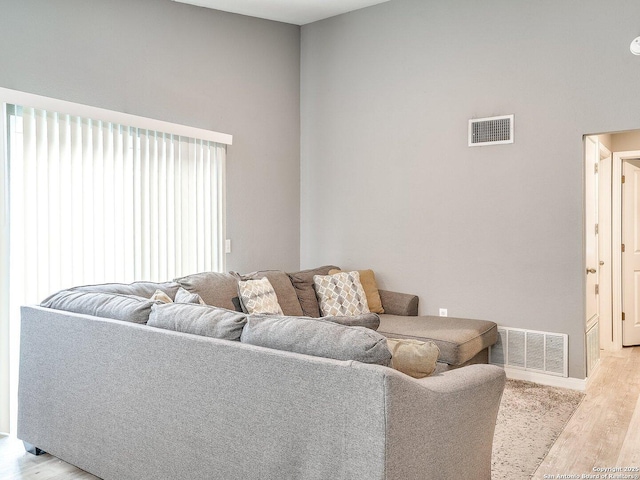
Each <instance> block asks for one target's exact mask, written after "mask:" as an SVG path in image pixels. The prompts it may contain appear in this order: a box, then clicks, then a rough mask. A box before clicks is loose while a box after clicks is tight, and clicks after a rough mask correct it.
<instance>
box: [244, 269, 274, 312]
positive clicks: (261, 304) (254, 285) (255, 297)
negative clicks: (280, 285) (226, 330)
mask: <svg viewBox="0 0 640 480" xmlns="http://www.w3.org/2000/svg"><path fill="white" fill-rule="evenodd" d="M238 295H239V297H240V303H241V304H242V307H243V309H244V310H245V311H246V312H247V313H249V314H254V313H263V314H265V315H283V313H282V308H280V304H279V303H278V297H277V296H276V291H275V290H274V289H273V286H272V285H271V282H270V281H269V279H268V278H267V277H264V278H261V279H259V280H241V281H239V282H238Z"/></svg>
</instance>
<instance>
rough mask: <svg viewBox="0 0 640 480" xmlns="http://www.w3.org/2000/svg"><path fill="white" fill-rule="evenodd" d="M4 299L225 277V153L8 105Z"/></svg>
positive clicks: (216, 146)
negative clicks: (197, 275)
mask: <svg viewBox="0 0 640 480" xmlns="http://www.w3.org/2000/svg"><path fill="white" fill-rule="evenodd" d="M7 127H8V142H7V143H8V152H9V178H10V191H11V193H10V199H11V201H10V204H11V205H10V232H11V233H10V235H11V240H10V251H11V268H10V270H11V274H10V285H11V292H12V294H11V298H13V299H20V301H21V302H22V303H27V304H29V303H38V302H39V301H41V300H42V299H43V298H44V297H46V296H47V295H49V294H51V293H53V292H55V291H57V290H60V289H62V288H67V287H70V286H73V285H80V284H87V283H103V282H131V281H134V280H152V281H164V280H168V279H172V278H175V277H178V276H181V275H185V274H188V273H193V272H197V271H223V270H224V200H225V191H224V178H225V172H224V169H225V155H226V146H225V145H223V144H220V143H216V142H212V141H207V140H199V139H195V138H187V137H184V136H179V135H173V134H167V133H162V132H157V131H150V130H145V129H140V128H134V127H129V126H125V125H120V124H115V123H110V122H102V121H99V120H92V119H89V118H82V117H78V116H72V115H66V114H62V113H57V112H51V111H45V110H39V109H34V108H28V107H22V106H15V105H9V106H8V108H7Z"/></svg>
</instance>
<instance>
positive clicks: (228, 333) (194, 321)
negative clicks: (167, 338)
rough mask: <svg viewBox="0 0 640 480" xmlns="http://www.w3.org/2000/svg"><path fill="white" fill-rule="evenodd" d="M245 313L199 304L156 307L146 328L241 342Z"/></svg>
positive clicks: (154, 306)
mask: <svg viewBox="0 0 640 480" xmlns="http://www.w3.org/2000/svg"><path fill="white" fill-rule="evenodd" d="M246 322H247V316H246V315H245V314H244V313H241V312H236V311H233V310H226V309H224V308H218V307H212V306H209V305H199V304H196V303H165V304H158V305H153V307H152V308H151V315H150V316H149V322H148V323H147V325H149V326H151V327H157V328H164V329H165V330H174V331H176V332H184V333H192V334H195V335H204V336H206V337H213V338H220V339H223V340H240V334H241V333H242V328H243V327H244V325H245V323H246Z"/></svg>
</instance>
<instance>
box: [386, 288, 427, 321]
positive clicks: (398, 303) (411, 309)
mask: <svg viewBox="0 0 640 480" xmlns="http://www.w3.org/2000/svg"><path fill="white" fill-rule="evenodd" d="M378 291H379V292H380V300H382V308H384V313H388V314H389V315H403V316H411V317H415V316H416V315H418V296H417V295H410V294H408V293H399V292H390V291H389V290H378Z"/></svg>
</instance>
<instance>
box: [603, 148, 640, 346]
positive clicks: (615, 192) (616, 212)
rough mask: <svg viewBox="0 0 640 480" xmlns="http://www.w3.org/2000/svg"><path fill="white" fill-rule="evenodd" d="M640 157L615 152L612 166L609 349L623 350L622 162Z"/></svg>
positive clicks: (638, 152) (635, 151) (634, 152)
mask: <svg viewBox="0 0 640 480" xmlns="http://www.w3.org/2000/svg"><path fill="white" fill-rule="evenodd" d="M638 158H640V150H631V151H627V152H615V153H614V154H613V165H612V166H611V168H612V171H611V177H612V179H613V182H612V187H611V195H612V196H613V198H612V199H611V200H612V201H611V209H612V214H611V239H612V240H611V245H612V248H611V251H612V264H611V277H612V280H613V288H612V296H611V297H612V300H613V341H612V342H611V341H607V342H606V343H605V345H606V346H608V347H609V348H607V350H614V351H615V350H622V248H621V247H622V162H623V161H625V160H633V159H638Z"/></svg>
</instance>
